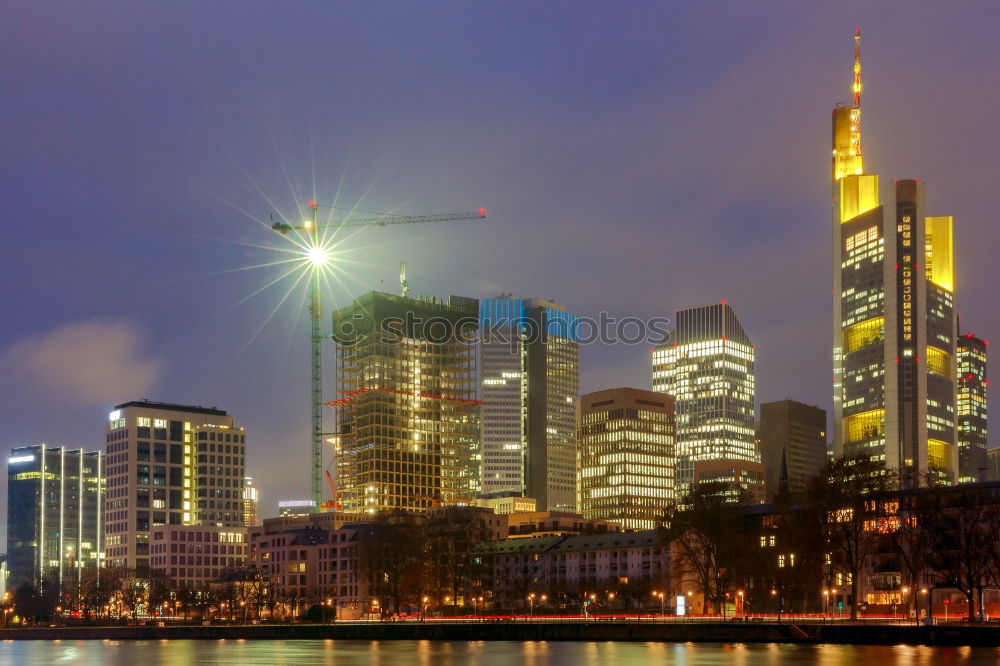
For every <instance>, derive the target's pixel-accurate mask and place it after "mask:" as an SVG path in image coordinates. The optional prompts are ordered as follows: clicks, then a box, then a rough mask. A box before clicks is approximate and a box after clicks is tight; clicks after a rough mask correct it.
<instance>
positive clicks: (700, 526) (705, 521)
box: [662, 483, 747, 612]
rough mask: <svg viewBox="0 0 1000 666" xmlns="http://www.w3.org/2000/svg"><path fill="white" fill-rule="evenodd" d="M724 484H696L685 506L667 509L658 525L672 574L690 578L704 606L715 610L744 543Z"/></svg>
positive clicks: (735, 506) (736, 509) (736, 508)
mask: <svg viewBox="0 0 1000 666" xmlns="http://www.w3.org/2000/svg"><path fill="white" fill-rule="evenodd" d="M729 490H730V488H729V486H728V484H715V483H701V484H696V485H695V486H694V489H693V490H692V491H691V493H690V494H689V495H688V496H687V497H685V498H684V506H685V508H684V510H683V511H675V510H668V512H667V515H666V516H665V519H664V523H663V524H664V526H663V528H662V530H663V534H664V540H665V541H666V542H668V543H669V544H670V549H671V568H672V569H673V576H674V578H675V579H676V580H679V581H681V582H690V583H693V584H694V585H695V586H696V587H697V588H698V590H699V592H701V594H702V595H703V596H704V598H705V603H706V611H708V612H712V611H717V610H718V609H720V608H721V607H722V604H723V603H725V600H726V593H727V592H729V590H730V588H731V587H732V584H733V582H734V581H735V570H736V567H737V566H738V564H739V561H740V559H741V557H742V556H743V555H744V554H745V551H746V548H747V543H746V541H745V539H743V538H741V536H740V535H739V530H738V529H737V528H738V525H739V519H740V513H739V512H740V508H739V504H737V503H734V502H732V501H730V500H729V499H727V497H726V494H725V493H726V492H727V491H729Z"/></svg>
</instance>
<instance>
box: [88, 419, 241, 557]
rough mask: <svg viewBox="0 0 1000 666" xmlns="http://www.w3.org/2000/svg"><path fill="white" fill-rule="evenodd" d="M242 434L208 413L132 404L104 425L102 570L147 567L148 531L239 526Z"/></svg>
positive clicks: (232, 422)
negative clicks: (167, 527)
mask: <svg viewBox="0 0 1000 666" xmlns="http://www.w3.org/2000/svg"><path fill="white" fill-rule="evenodd" d="M245 455H246V433H245V432H244V430H243V428H238V427H236V422H235V419H234V418H233V417H232V416H230V415H228V414H227V413H226V412H224V411H222V410H220V409H216V408H214V407H212V408H205V407H193V406H189V405H175V404H172V403H164V402H151V401H148V400H139V401H133V402H126V403H123V404H120V405H118V406H116V407H115V408H114V411H112V412H111V414H110V416H109V418H108V426H107V492H106V500H105V515H106V530H107V539H106V551H107V561H108V566H112V567H116V568H127V569H135V570H136V571H138V572H139V573H140V574H144V573H145V572H146V571H147V570H148V567H149V531H150V528H151V527H153V526H155V525H214V526H218V527H242V526H243V477H244V468H245V460H246V458H245Z"/></svg>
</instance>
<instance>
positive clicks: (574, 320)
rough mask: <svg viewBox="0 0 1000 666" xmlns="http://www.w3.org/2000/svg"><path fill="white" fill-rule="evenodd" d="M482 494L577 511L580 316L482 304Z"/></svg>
mask: <svg viewBox="0 0 1000 666" xmlns="http://www.w3.org/2000/svg"><path fill="white" fill-rule="evenodd" d="M479 318H480V326H481V335H480V344H479V356H480V368H481V377H482V379H481V382H482V390H481V393H480V395H481V397H482V400H483V403H484V404H483V407H482V413H481V414H482V415H481V426H480V433H481V441H482V455H483V464H482V492H483V494H485V495H487V496H490V495H493V496H495V495H498V494H509V495H515V496H522V497H532V498H534V499H535V500H536V503H537V507H538V510H539V511H575V510H576V404H577V399H578V398H579V394H580V378H579V375H580V344H579V318H578V317H577V316H576V315H573V314H569V313H567V312H566V310H565V308H563V307H562V306H561V305H558V304H556V303H553V302H550V301H546V300H542V299H518V298H512V297H511V296H509V295H501V296H498V297H496V298H486V299H483V300H482V302H481V303H480V309H479Z"/></svg>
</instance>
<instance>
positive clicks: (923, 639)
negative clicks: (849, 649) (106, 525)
mask: <svg viewBox="0 0 1000 666" xmlns="http://www.w3.org/2000/svg"><path fill="white" fill-rule="evenodd" d="M163 639H167V640H170V639H175V640H178V639H196V640H199V639H200V640H241V639H245V640H322V639H333V640H379V641H383V640H385V641H387V640H434V641H662V642H670V643H683V642H688V641H691V642H698V643H842V644H870V645H895V644H900V643H903V644H911V645H976V646H1000V628H994V627H987V626H971V627H970V626H961V625H945V626H933V627H924V626H919V627H918V626H910V625H903V626H901V625H881V624H847V623H838V624H826V625H823V624H785V623H782V624H744V623H738V622H719V623H693V622H692V623H687V622H684V623H659V622H639V623H637V622H454V623H450V622H426V623H424V622H384V623H380V622H373V623H357V624H354V623H337V624H293V625H287V624H273V625H272V624H262V625H212V626H200V625H199V626H166V627H146V626H140V627H120V626H116V627H58V628H55V627H51V628H28V629H4V630H0V640H65V641H76V640H163Z"/></svg>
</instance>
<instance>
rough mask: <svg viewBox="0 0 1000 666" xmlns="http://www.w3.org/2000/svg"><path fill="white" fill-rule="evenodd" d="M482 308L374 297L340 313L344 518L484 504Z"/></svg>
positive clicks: (461, 302) (473, 303) (471, 302)
mask: <svg viewBox="0 0 1000 666" xmlns="http://www.w3.org/2000/svg"><path fill="white" fill-rule="evenodd" d="M478 305H479V302H478V301H477V300H476V299H472V298H463V297H460V296H451V297H450V298H449V299H448V302H447V303H445V302H443V301H441V300H438V299H436V298H433V299H425V298H420V299H416V298H409V297H406V296H396V295H393V294H387V293H382V292H377V291H373V292H369V293H368V294H365V295H364V296H361V297H359V298H356V299H354V302H353V304H351V305H350V306H348V307H345V308H342V309H341V310H338V311H337V312H335V313H334V315H333V326H334V331H335V337H336V339H337V388H338V391H339V392H340V394H341V396H343V397H342V398H340V399H338V400H334V401H333V402H331V403H329V404H330V405H331V406H333V407H335V408H336V409H337V427H338V432H337V437H336V438H334V440H333V441H334V442H336V443H335V446H336V452H335V460H336V461H337V491H338V500H339V502H340V503H342V504H343V508H344V510H345V511H347V512H352V513H359V512H367V513H374V512H376V511H382V510H385V509H416V510H421V509H429V508H432V507H434V506H439V505H442V504H445V505H447V504H474V503H475V500H476V497H477V495H478V494H479V461H480V456H479V423H478V416H479V409H478V408H479V403H478V401H477V400H476V343H475V341H476V334H475V333H476V328H477V327H478V316H477V315H478V311H477V308H478Z"/></svg>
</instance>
